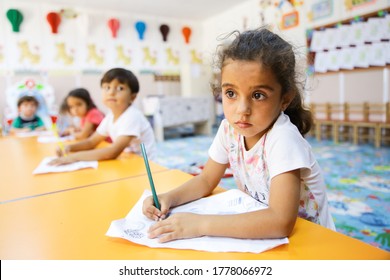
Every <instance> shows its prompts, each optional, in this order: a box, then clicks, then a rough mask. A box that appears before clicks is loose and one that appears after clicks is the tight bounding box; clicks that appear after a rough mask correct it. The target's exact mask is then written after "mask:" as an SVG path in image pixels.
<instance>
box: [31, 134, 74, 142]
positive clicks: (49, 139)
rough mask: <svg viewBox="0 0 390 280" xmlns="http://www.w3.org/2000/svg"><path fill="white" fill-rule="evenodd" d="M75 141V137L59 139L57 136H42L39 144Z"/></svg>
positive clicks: (39, 138)
mask: <svg viewBox="0 0 390 280" xmlns="http://www.w3.org/2000/svg"><path fill="white" fill-rule="evenodd" d="M71 140H74V136H73V135H69V136H63V137H57V136H55V135H41V136H39V137H38V142H39V143H57V142H66V141H71Z"/></svg>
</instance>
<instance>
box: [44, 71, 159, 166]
mask: <svg viewBox="0 0 390 280" xmlns="http://www.w3.org/2000/svg"><path fill="white" fill-rule="evenodd" d="M100 85H101V87H102V97H103V103H104V105H106V106H107V108H108V109H109V113H108V114H107V115H106V116H105V118H104V119H103V121H102V122H101V123H100V125H99V127H98V128H97V129H96V131H95V132H94V134H92V135H91V136H90V137H88V138H87V139H85V140H82V141H79V142H77V143H74V144H70V145H67V146H65V153H66V154H67V155H66V156H64V155H63V153H62V151H61V149H57V155H58V156H59V158H57V159H54V160H53V161H52V162H51V164H52V165H61V164H68V163H72V162H75V161H82V160H85V161H88V160H108V159H114V158H117V157H118V156H119V155H120V154H121V153H122V152H123V151H126V152H134V153H137V154H140V153H141V151H140V143H141V142H143V143H144V144H145V147H146V150H147V152H148V157H149V158H150V159H154V157H155V154H156V143H155V139H154V134H153V130H152V127H151V125H150V123H149V121H148V120H147V119H146V118H145V116H144V115H143V113H142V112H141V111H139V110H138V109H137V108H135V107H134V106H131V105H132V103H133V101H134V99H135V98H136V97H137V93H138V92H139V83H138V79H137V77H136V76H135V75H134V74H133V73H132V72H131V71H129V70H126V69H123V68H114V69H111V70H109V71H107V72H106V73H105V74H104V76H103V78H102V79H101V83H100ZM108 136H109V137H110V138H111V139H112V144H111V145H110V146H108V147H104V148H99V149H95V148H96V146H97V145H98V144H99V143H100V142H102V141H104V140H105V139H106V138H107V137H108Z"/></svg>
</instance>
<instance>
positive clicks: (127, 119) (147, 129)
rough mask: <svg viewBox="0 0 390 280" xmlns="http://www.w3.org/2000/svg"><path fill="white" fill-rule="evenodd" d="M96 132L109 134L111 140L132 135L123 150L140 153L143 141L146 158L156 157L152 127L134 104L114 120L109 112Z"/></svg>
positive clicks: (104, 134)
mask: <svg viewBox="0 0 390 280" xmlns="http://www.w3.org/2000/svg"><path fill="white" fill-rule="evenodd" d="M96 132H97V133H99V134H100V135H103V136H109V137H110V138H111V139H112V141H113V142H115V140H116V139H117V138H118V137H119V136H134V137H135V139H134V140H133V141H131V142H130V144H129V146H128V147H127V148H126V149H125V152H131V153H136V154H141V148H140V143H141V142H143V143H144V145H145V150H146V152H147V155H148V159H150V160H153V159H155V157H156V152H157V151H156V141H155V137H154V133H153V129H152V127H151V125H150V123H149V121H148V120H147V119H146V117H145V116H144V115H143V114H142V112H141V111H140V110H138V109H137V108H135V107H134V106H129V107H128V108H127V109H126V111H124V112H123V113H122V115H120V117H119V118H118V119H117V120H116V121H115V122H114V116H113V114H112V112H109V113H108V114H107V115H106V116H105V117H104V119H103V120H102V122H101V123H100V125H99V126H98V127H97V129H96Z"/></svg>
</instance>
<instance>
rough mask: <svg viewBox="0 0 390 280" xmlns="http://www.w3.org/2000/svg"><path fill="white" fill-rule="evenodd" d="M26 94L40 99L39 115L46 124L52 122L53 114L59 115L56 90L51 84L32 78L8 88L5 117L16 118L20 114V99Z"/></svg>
mask: <svg viewBox="0 0 390 280" xmlns="http://www.w3.org/2000/svg"><path fill="white" fill-rule="evenodd" d="M26 95H29V96H34V97H35V98H36V99H37V100H38V102H39V106H38V110H37V115H39V116H40V117H41V118H42V119H43V120H44V121H45V124H46V125H49V124H51V122H52V120H51V116H53V115H57V112H56V106H55V95H54V90H53V88H52V87H51V86H50V85H48V84H46V83H43V82H39V81H36V80H33V79H30V78H26V79H23V80H21V81H19V82H17V83H15V84H13V85H12V86H10V87H8V88H7V89H6V98H7V106H6V109H5V112H4V115H5V116H4V117H5V118H6V119H13V118H15V117H16V116H17V115H18V106H17V104H18V100H19V98H21V97H23V96H26Z"/></svg>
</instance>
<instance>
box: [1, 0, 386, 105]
mask: <svg viewBox="0 0 390 280" xmlns="http://www.w3.org/2000/svg"><path fill="white" fill-rule="evenodd" d="M320 2H331V3H332V5H333V6H332V11H331V13H330V14H329V15H327V16H322V17H319V18H315V17H313V15H312V14H310V13H313V10H312V8H313V7H314V5H316V4H318V3H320ZM348 2H350V1H325V0H306V1H276V0H275V1H258V0H247V1H243V2H242V3H239V4H237V6H235V7H234V8H232V9H229V10H225V11H223V12H221V13H220V14H217V15H215V16H213V17H210V18H208V19H206V20H204V21H202V22H199V21H183V20H176V19H171V18H162V17H150V16H147V15H133V14H129V13H124V12H120V11H101V10H95V9H93V7H91V8H90V9H81V8H79V7H74V9H75V10H76V11H77V12H78V13H79V16H78V17H77V19H75V20H72V19H67V20H64V21H63V22H62V23H61V26H60V28H59V33H58V34H56V35H53V34H52V33H51V31H50V26H49V25H48V23H47V22H46V21H45V16H46V14H47V13H48V12H49V11H53V10H56V11H58V10H60V9H61V8H62V7H59V6H55V5H52V4H50V1H48V0H42V1H34V5H31V1H28V0H2V1H1V2H0V13H1V14H3V15H4V14H5V13H6V11H7V10H8V9H9V8H18V9H20V10H21V11H23V14H24V18H25V19H24V22H23V24H22V27H21V31H20V32H19V33H14V32H12V30H11V25H10V23H9V22H8V20H7V19H6V17H5V16H3V17H0V111H1V112H3V111H4V108H5V105H6V104H5V96H4V92H5V88H7V87H8V86H9V85H11V84H13V83H15V82H16V81H19V80H20V79H24V78H26V77H35V78H37V79H43V80H45V81H47V82H48V83H49V84H51V85H52V86H53V87H54V89H55V94H56V97H57V100H58V104H59V103H60V101H61V100H62V98H63V97H64V96H65V95H66V94H67V92H68V91H69V90H71V89H73V88H74V87H86V88H87V89H88V90H90V92H91V94H92V96H93V97H94V99H95V101H96V103H97V105H98V106H99V107H101V108H102V109H103V110H105V109H104V106H103V105H102V104H101V100H100V78H101V75H102V73H103V72H104V71H105V70H107V69H109V68H111V67H113V66H119V67H127V68H130V69H132V70H133V71H134V72H136V74H137V76H138V77H139V79H140V83H141V91H140V94H139V96H140V98H139V99H140V100H141V99H142V98H143V97H144V96H147V95H156V94H158V95H160V94H168V95H180V96H198V95H208V94H211V92H210V88H209V83H210V81H211V80H212V78H213V77H214V76H215V73H216V72H217V71H216V70H215V69H213V66H212V64H213V55H214V53H215V50H216V47H217V45H218V44H221V42H222V41H221V38H223V36H224V35H226V34H227V33H229V32H231V31H232V30H241V31H242V30H245V29H249V28H256V27H258V26H261V25H268V26H269V27H270V28H271V29H272V30H273V31H275V32H277V33H278V34H280V35H281V36H283V37H284V38H286V39H287V40H288V41H290V42H291V43H293V44H294V46H295V47H296V50H297V52H298V53H299V57H298V61H299V63H301V64H305V55H306V52H307V46H306V44H307V41H306V31H307V29H310V28H314V27H316V26H321V25H324V24H329V23H334V22H337V21H340V20H343V19H346V18H351V17H354V16H356V15H362V14H366V13H369V12H372V11H377V10H379V9H382V8H386V7H389V6H390V0H377V1H366V2H370V3H368V4H366V5H364V6H361V7H359V8H356V9H352V10H348V9H347V7H346V5H347V4H346V3H348ZM292 3H293V4H292ZM294 12H297V14H298V15H299V18H298V19H299V20H298V22H297V24H296V25H295V26H292V27H291V26H290V27H289V26H285V25H286V24H287V25H288V23H289V21H284V20H283V19H285V18H286V17H285V16H286V15H289V14H291V13H294ZM109 17H116V18H118V19H120V21H121V23H123V24H122V25H121V26H122V27H121V29H120V30H119V31H118V37H117V38H112V36H111V34H110V31H109V29H108V28H107V20H108V18H109ZM138 20H142V21H144V22H146V23H147V26H148V29H147V30H148V32H147V33H146V35H145V38H144V40H140V39H139V38H138V34H137V32H136V30H135V29H134V24H135V22H136V21H138ZM162 23H167V24H169V25H170V27H171V31H170V35H169V37H168V38H169V40H168V42H163V41H162V38H161V34H160V33H159V31H158V26H159V25H160V24H162ZM185 25H188V26H191V28H192V35H191V40H190V44H186V43H184V40H183V37H182V35H181V32H180V30H181V28H182V27H183V26H185ZM21 41H27V42H28V43H29V50H30V54H31V55H32V56H34V55H39V56H41V58H42V59H41V60H40V62H39V63H38V64H33V63H32V62H31V61H30V60H29V59H28V58H25V59H23V61H20V58H21V51H20V49H19V46H18V43H20V42H21ZM60 43H65V45H66V46H65V48H64V49H63V50H65V53H62V56H61V55H60V56H58V53H57V52H58V44H60ZM91 44H92V45H95V47H96V50H97V51H96V52H95V55H97V57H96V56H95V58H89V53H88V45H91ZM117 46H122V47H124V50H125V57H128V58H130V60H131V62H130V64H126V61H125V60H118V58H117V56H116V54H118V53H117V50H116V47H117ZM145 47H146V48H148V49H149V52H150V53H149V54H151V55H152V57H154V58H156V63H155V64H153V65H152V64H151V62H150V61H149V60H147V59H146V56H145V54H144V53H143V48H145ZM169 48H170V49H171V50H172V51H173V56H174V58H175V57H176V58H179V63H177V64H175V63H174V62H173V60H174V59H173V60H170V59H169V55H168V54H167V49H169ZM5 54H7V55H5ZM64 55H65V56H64ZM66 56H69V57H71V58H73V63H72V64H66V59H65V58H66ZM99 57H102V58H103V61H104V62H103V63H102V64H98V63H97V62H96V61H97V60H99V59H98V58H99ZM88 58H89V59H88ZM171 58H172V57H171ZM303 68H305V67H303ZM388 70H389V69H388V67H387V68H383V69H377V70H372V69H369V70H368V71H364V70H363V71H362V72H361V71H357V72H355V71H352V72H346V73H339V72H335V73H326V74H320V75H317V74H316V75H313V76H310V77H309V79H308V90H307V91H306V93H305V98H306V100H307V101H312V102H328V101H329V102H335V101H349V100H356V101H357V100H362V101H363V100H366V101H367V99H369V100H368V101H371V100H372V101H387V100H389V71H388ZM155 73H158V74H169V75H170V74H175V75H180V82H156V81H155V80H154V74H155ZM364 82H367V83H364ZM140 100H138V103H137V105H139V103H140Z"/></svg>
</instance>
